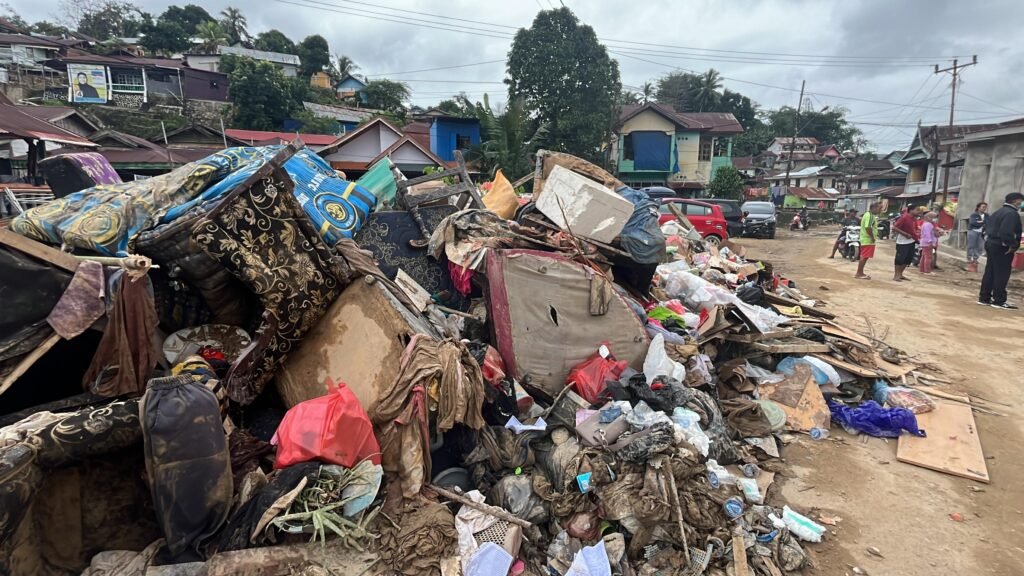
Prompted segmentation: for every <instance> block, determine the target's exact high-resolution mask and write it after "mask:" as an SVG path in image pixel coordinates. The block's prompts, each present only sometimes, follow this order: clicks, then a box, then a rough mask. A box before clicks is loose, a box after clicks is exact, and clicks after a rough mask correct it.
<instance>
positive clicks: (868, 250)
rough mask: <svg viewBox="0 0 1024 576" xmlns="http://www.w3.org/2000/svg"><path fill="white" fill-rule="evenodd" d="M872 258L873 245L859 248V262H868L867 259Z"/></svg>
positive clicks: (873, 253)
mask: <svg viewBox="0 0 1024 576" xmlns="http://www.w3.org/2000/svg"><path fill="white" fill-rule="evenodd" d="M874 257H875V245H874V244H871V245H870V246H861V247H860V259H861V260H868V259H870V258H874Z"/></svg>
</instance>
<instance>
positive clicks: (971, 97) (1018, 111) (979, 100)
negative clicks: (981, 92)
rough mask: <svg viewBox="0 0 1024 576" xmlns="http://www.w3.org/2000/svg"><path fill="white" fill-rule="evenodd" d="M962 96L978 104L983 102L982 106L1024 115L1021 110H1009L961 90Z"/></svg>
mask: <svg viewBox="0 0 1024 576" xmlns="http://www.w3.org/2000/svg"><path fill="white" fill-rule="evenodd" d="M960 95H961V96H967V97H968V98H970V99H971V100H977V101H978V102H981V103H982V104H988V105H989V106H995V107H996V108H1002V109H1003V110H1009V111H1010V112H1013V113H1014V114H1024V112H1021V111H1020V110H1014V109H1013V108H1007V107H1006V106H1003V105H1002V104H996V103H995V102H989V101H988V100H982V99H981V98H978V97H977V96H971V95H970V94H968V93H967V92H964V91H963V90H960Z"/></svg>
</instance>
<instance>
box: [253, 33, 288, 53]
mask: <svg viewBox="0 0 1024 576" xmlns="http://www.w3.org/2000/svg"><path fill="white" fill-rule="evenodd" d="M253 47H254V48H256V49H257V50H265V51H267V52H279V53H281V54H298V53H299V51H298V49H297V48H296V47H295V42H292V41H291V38H288V37H287V36H285V34H284V32H281V31H280V30H274V29H270V30H267V31H266V32H260V33H259V34H257V35H256V40H255V42H253Z"/></svg>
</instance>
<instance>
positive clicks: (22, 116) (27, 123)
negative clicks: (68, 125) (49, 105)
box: [0, 102, 96, 148]
mask: <svg viewBox="0 0 1024 576" xmlns="http://www.w3.org/2000/svg"><path fill="white" fill-rule="evenodd" d="M0 138H20V139H28V140H41V141H43V142H57V143H59V144H68V145H73V146H85V147H89V148H93V147H95V146H96V144H94V143H92V142H90V141H88V140H86V139H85V138H82V137H81V136H79V135H77V134H74V133H72V132H68V131H67V130H65V129H63V128H60V127H59V126H54V125H53V124H50V123H49V122H46V121H45V120H40V119H39V118H35V117H33V116H30V115H29V114H26V113H24V112H22V110H21V108H20V107H19V106H15V105H13V104H9V103H5V102H0Z"/></svg>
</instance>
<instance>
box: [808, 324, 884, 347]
mask: <svg viewBox="0 0 1024 576" xmlns="http://www.w3.org/2000/svg"><path fill="white" fill-rule="evenodd" d="M821 331H822V332H824V333H825V334H828V335H830V336H839V337H840V338H846V339H847V340H852V341H854V342H856V343H858V344H863V345H865V346H868V347H870V346H872V344H871V340H870V339H869V338H868V337H867V336H864V335H862V334H858V333H856V332H854V331H853V330H849V329H847V328H843V327H842V326H840V325H838V324H836V323H834V322H826V323H825V325H824V326H822V327H821Z"/></svg>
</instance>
